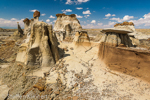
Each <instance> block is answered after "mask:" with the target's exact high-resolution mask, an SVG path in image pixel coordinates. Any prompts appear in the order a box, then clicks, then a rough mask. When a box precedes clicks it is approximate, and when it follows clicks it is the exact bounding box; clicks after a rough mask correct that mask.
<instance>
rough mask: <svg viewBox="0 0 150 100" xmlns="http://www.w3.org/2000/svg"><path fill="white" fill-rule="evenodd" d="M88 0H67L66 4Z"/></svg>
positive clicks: (86, 0)
mask: <svg viewBox="0 0 150 100" xmlns="http://www.w3.org/2000/svg"><path fill="white" fill-rule="evenodd" d="M88 1H90V0H73V1H72V0H67V2H66V4H74V3H75V4H81V3H85V2H88Z"/></svg>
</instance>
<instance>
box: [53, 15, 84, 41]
mask: <svg viewBox="0 0 150 100" xmlns="http://www.w3.org/2000/svg"><path fill="white" fill-rule="evenodd" d="M56 16H57V20H56V22H55V25H54V32H55V34H56V36H57V38H58V40H59V41H62V40H64V39H65V38H68V37H72V35H73V34H74V32H75V31H79V30H82V27H81V25H80V22H79V20H78V19H77V18H76V15H75V14H71V15H66V14H56Z"/></svg>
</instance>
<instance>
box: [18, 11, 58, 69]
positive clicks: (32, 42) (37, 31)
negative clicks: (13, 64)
mask: <svg viewBox="0 0 150 100" xmlns="http://www.w3.org/2000/svg"><path fill="white" fill-rule="evenodd" d="M39 16H40V12H38V11H35V13H34V14H33V17H34V19H31V23H30V25H29V26H28V31H27V32H28V33H29V34H28V36H27V39H26V41H25V43H23V44H22V45H21V46H20V49H19V51H18V54H17V58H16V61H19V62H22V63H24V64H25V65H29V66H30V65H31V66H33V65H39V66H42V67H48V66H51V65H53V64H54V63H55V62H56V61H58V59H59V53H58V47H57V46H58V45H57V39H56V37H55V35H54V34H53V31H52V25H48V24H47V23H44V22H39V19H38V17H39ZM24 22H25V24H29V23H28V22H29V20H28V19H25V20H24ZM29 29H30V30H29Z"/></svg>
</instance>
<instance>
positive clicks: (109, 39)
mask: <svg viewBox="0 0 150 100" xmlns="http://www.w3.org/2000/svg"><path fill="white" fill-rule="evenodd" d="M107 30H108V31H107ZM114 30H115V31H114ZM114 30H113V32H111V30H109V29H104V30H103V31H106V33H105V35H102V37H101V40H100V43H102V42H103V43H105V44H107V45H110V46H113V47H117V46H119V45H120V44H123V45H125V46H127V47H132V46H133V44H132V40H131V39H130V38H129V36H128V34H127V32H128V31H123V30H116V29H114ZM119 32H123V34H122V33H119ZM125 32H126V34H125Z"/></svg>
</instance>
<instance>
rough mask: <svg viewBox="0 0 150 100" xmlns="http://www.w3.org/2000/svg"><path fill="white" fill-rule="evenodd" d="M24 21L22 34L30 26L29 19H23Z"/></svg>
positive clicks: (25, 32) (26, 31)
mask: <svg viewBox="0 0 150 100" xmlns="http://www.w3.org/2000/svg"><path fill="white" fill-rule="evenodd" d="M23 22H24V34H27V33H28V28H29V27H30V20H29V19H28V18H26V19H24V20H23Z"/></svg>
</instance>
